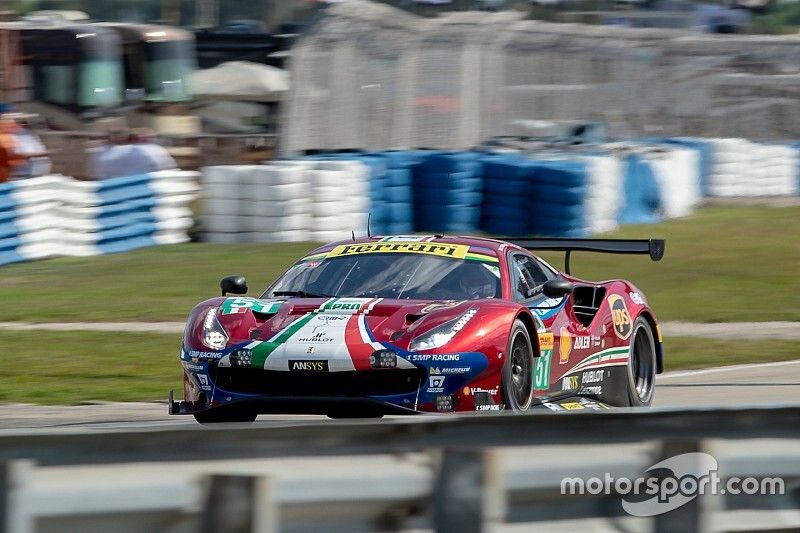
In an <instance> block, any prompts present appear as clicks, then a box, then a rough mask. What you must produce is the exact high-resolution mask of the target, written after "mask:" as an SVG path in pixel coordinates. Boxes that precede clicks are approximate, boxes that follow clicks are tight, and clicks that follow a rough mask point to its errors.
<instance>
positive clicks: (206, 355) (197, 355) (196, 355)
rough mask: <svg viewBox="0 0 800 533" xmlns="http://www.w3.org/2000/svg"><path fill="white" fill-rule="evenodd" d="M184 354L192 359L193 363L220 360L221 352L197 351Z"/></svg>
mask: <svg viewBox="0 0 800 533" xmlns="http://www.w3.org/2000/svg"><path fill="white" fill-rule="evenodd" d="M186 353H187V355H188V356H189V357H190V358H191V359H192V362H193V363H196V362H197V361H200V360H204V359H222V353H221V352H201V351H198V350H189V351H188V352H186Z"/></svg>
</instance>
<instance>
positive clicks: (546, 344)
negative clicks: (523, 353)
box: [539, 331, 553, 350]
mask: <svg viewBox="0 0 800 533" xmlns="http://www.w3.org/2000/svg"><path fill="white" fill-rule="evenodd" d="M552 349H553V334H552V333H550V332H549V331H548V332H545V333H539V350H552Z"/></svg>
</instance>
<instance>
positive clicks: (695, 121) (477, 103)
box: [283, 0, 800, 152]
mask: <svg viewBox="0 0 800 533" xmlns="http://www.w3.org/2000/svg"><path fill="white" fill-rule="evenodd" d="M291 68H292V76H293V91H292V94H291V97H290V101H289V103H288V106H287V112H286V113H287V116H286V122H285V127H284V137H283V149H284V150H286V151H289V152H296V151H301V150H309V149H324V150H333V149H348V148H364V149H385V148H408V147H432V148H451V149H455V148H467V147H470V146H473V145H475V144H476V143H479V142H481V141H482V140H484V139H486V138H487V137H490V136H494V135H509V134H510V135H526V134H532V135H537V134H542V133H543V132H547V131H550V130H552V129H553V127H554V125H559V124H561V125H563V124H564V123H575V122H603V123H606V124H607V125H608V128H609V133H610V135H611V136H612V137H615V138H638V137H652V136H659V137H660V136H675V135H691V136H710V137H720V136H721V137H748V138H753V139H797V138H800V106H798V105H797V102H798V96H799V95H800V37H795V36H779V37H778V36H735V35H705V34H697V33H689V32H683V31H675V30H662V29H632V28H622V27H614V26H589V25H581V24H558V23H549V22H542V21H533V20H522V15H520V14H519V13H515V12H511V11H508V12H496V13H492V12H454V13H449V14H447V15H443V16H440V17H437V18H420V17H417V16H415V15H412V14H410V13H407V12H405V11H402V10H398V9H395V8H392V7H390V6H387V5H383V4H375V3H371V2H367V1H364V0H349V1H348V2H343V3H341V4H340V5H336V6H333V7H331V8H330V9H329V10H328V15H327V16H326V17H325V18H324V19H323V20H322V21H320V22H319V23H318V24H317V25H316V26H315V27H314V28H313V29H312V30H311V31H310V32H309V33H308V34H307V35H306V36H305V37H304V38H303V39H301V40H300V41H299V42H298V43H297V45H296V47H295V49H294V51H293V58H292V66H291ZM548 128H549V129H548Z"/></svg>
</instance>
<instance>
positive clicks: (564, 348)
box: [558, 328, 572, 365]
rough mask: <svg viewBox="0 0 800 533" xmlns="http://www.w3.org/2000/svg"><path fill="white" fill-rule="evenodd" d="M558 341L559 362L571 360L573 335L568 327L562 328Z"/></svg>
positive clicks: (563, 362)
mask: <svg viewBox="0 0 800 533" xmlns="http://www.w3.org/2000/svg"><path fill="white" fill-rule="evenodd" d="M559 336H560V339H559V343H558V363H559V364H561V365H563V364H565V363H567V362H568V361H569V354H570V353H571V352H572V336H571V335H570V334H569V331H567V328H561V330H560V332H559Z"/></svg>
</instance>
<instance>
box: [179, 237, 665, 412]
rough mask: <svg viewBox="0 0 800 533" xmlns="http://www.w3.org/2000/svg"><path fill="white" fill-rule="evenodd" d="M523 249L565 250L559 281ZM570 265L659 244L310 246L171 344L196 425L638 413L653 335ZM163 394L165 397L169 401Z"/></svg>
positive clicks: (657, 364)
mask: <svg viewBox="0 0 800 533" xmlns="http://www.w3.org/2000/svg"><path fill="white" fill-rule="evenodd" d="M530 250H558V251H564V252H566V268H565V272H559V271H558V270H556V269H555V268H553V267H552V266H550V265H549V264H547V263H546V262H545V261H543V260H542V259H540V258H538V257H537V256H535V255H533V254H532V253H531V252H530ZM573 251H593V252H608V253H633V254H648V255H649V256H650V257H651V258H652V259H653V260H656V261H657V260H660V259H661V257H662V256H663V254H664V241H663V240H658V239H650V240H600V239H537V238H532V239H518V240H514V239H509V240H507V241H504V240H497V239H486V238H479V237H444V236H441V235H436V236H427V237H422V236H398V237H382V238H381V237H370V238H364V239H358V240H355V239H354V240H352V241H345V242H338V243H333V244H329V245H326V246H322V247H320V248H317V249H316V250H314V251H312V252H311V253H309V254H308V255H307V256H306V257H303V258H302V259H300V260H299V261H298V262H297V263H296V264H295V265H293V266H292V267H291V268H290V269H289V270H287V271H286V273H285V274H284V275H283V276H281V277H280V278H279V279H278V280H277V281H276V282H275V283H273V284H272V285H271V286H270V287H269V288H268V289H267V290H266V291H265V292H264V293H263V294H262V295H261V296H260V297H258V298H250V297H243V296H226V295H227V294H234V295H242V294H245V293H246V292H247V285H246V282H245V279H244V278H243V277H241V276H230V277H227V278H224V279H223V280H222V282H221V284H220V286H221V288H222V295H223V296H222V297H217V298H212V299H210V300H206V301H204V302H202V303H200V304H198V305H197V306H196V307H195V308H194V310H193V311H192V313H191V315H190V316H189V320H188V323H187V326H186V330H185V333H184V337H183V344H182V346H181V364H182V365H183V372H184V400H183V401H179V402H178V401H172V399H170V412H171V413H173V414H189V413H191V414H194V416H195V418H197V420H198V421H200V422H217V421H248V420H253V419H255V417H256V416H257V415H258V414H259V413H315V414H326V415H328V416H331V417H349V416H381V415H383V414H413V413H419V412H453V411H495V410H501V409H506V410H511V411H526V410H528V409H531V408H534V407H537V408H548V409H552V410H556V411H561V410H572V409H602V408H607V407H608V406H646V405H649V404H650V402H651V401H652V398H653V389H654V386H655V374H656V373H660V372H661V371H662V368H663V351H662V343H661V335H660V332H659V328H658V323H657V321H656V317H655V314H654V313H653V311H652V309H651V308H650V306H649V305H648V303H647V300H646V298H645V296H644V295H643V294H642V293H641V291H639V290H638V289H637V288H636V287H634V286H633V285H632V284H631V283H629V282H627V281H623V280H611V281H604V282H600V283H595V282H589V281H583V280H580V279H577V278H575V277H572V276H570V274H569V256H570V253H571V252H573ZM170 396H171V393H170Z"/></svg>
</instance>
